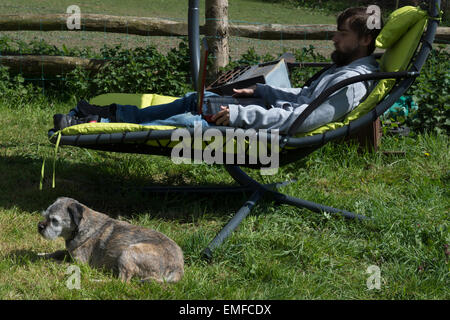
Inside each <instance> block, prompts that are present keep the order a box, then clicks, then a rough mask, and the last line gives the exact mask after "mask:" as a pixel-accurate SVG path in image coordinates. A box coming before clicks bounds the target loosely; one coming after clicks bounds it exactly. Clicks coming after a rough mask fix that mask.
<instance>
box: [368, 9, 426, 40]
mask: <svg viewBox="0 0 450 320" xmlns="http://www.w3.org/2000/svg"><path fill="white" fill-rule="evenodd" d="M426 16H427V12H426V11H424V10H422V9H420V8H418V7H417V8H416V7H412V6H405V7H402V8H400V9H397V10H395V11H394V12H392V13H391V15H390V16H389V19H388V21H387V23H386V25H385V26H384V27H383V30H381V32H380V34H379V35H378V37H377V39H376V46H377V47H378V48H382V49H387V48H390V47H391V46H392V45H394V44H395V43H397V41H398V40H399V39H400V37H402V36H403V35H404V34H405V32H406V31H407V30H408V29H410V28H411V27H412V26H414V25H415V24H416V23H417V22H418V21H419V20H422V19H424V18H425V17H426Z"/></svg>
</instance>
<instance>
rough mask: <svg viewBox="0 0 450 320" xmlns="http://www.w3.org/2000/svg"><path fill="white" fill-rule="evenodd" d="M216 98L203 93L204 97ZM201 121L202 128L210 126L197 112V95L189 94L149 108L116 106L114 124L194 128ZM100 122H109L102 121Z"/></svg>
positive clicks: (211, 94) (212, 94) (210, 94)
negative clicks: (125, 123)
mask: <svg viewBox="0 0 450 320" xmlns="http://www.w3.org/2000/svg"><path fill="white" fill-rule="evenodd" d="M210 96H217V94H215V93H212V92H208V91H206V92H205V97H210ZM196 121H201V122H202V126H203V127H209V126H210V124H209V123H208V122H207V121H206V120H205V119H203V118H202V116H201V115H200V114H198V112H197V94H196V92H189V93H187V94H185V95H184V96H183V97H182V98H180V99H177V100H175V101H173V102H171V103H167V104H160V105H156V106H149V107H147V108H143V109H139V108H138V107H136V106H131V105H120V104H118V105H117V111H116V122H127V123H137V124H141V125H145V126H153V125H159V126H181V127H194V122H196ZM102 122H109V121H108V119H103V118H102Z"/></svg>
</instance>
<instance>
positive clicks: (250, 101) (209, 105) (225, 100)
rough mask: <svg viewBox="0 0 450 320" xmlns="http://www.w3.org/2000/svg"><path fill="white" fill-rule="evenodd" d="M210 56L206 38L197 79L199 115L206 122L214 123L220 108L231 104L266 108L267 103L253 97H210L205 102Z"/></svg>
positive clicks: (201, 48)
mask: <svg viewBox="0 0 450 320" xmlns="http://www.w3.org/2000/svg"><path fill="white" fill-rule="evenodd" d="M208 54H209V48H208V43H207V42H206V38H203V40H202V43H201V46H200V67H199V74H198V79H197V81H198V82H197V98H198V99H197V112H198V114H201V115H202V116H203V118H204V119H205V120H206V121H208V122H213V121H211V117H212V116H213V115H214V114H216V113H218V112H219V111H220V110H221V108H220V106H227V105H229V104H238V105H242V106H247V105H259V106H262V107H265V102H264V100H263V99H259V98H252V97H232V96H216V97H208V98H207V99H205V101H203V100H204V97H205V85H206V72H207V66H208ZM204 102H205V104H206V110H203V103H204Z"/></svg>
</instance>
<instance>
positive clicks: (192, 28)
mask: <svg viewBox="0 0 450 320" xmlns="http://www.w3.org/2000/svg"><path fill="white" fill-rule="evenodd" d="M198 3H199V1H198V0H189V13H188V35H189V54H190V58H191V76H192V84H193V86H194V90H197V81H198V71H199V68H200V26H199V5H198Z"/></svg>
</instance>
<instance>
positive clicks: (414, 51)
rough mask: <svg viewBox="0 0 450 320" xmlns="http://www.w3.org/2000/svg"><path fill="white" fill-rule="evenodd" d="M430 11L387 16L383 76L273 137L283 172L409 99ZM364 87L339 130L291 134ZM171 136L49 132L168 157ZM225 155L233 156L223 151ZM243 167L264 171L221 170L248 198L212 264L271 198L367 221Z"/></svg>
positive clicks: (208, 252) (148, 131)
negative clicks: (291, 192)
mask: <svg viewBox="0 0 450 320" xmlns="http://www.w3.org/2000/svg"><path fill="white" fill-rule="evenodd" d="M427 5H428V8H423V9H421V8H419V7H417V8H416V7H403V8H400V9H398V10H396V11H395V12H393V13H392V14H391V16H390V18H389V20H388V21H387V23H386V25H385V27H384V28H383V30H382V31H381V33H380V35H379V37H378V38H377V43H376V44H377V47H380V48H384V49H386V50H385V52H384V53H383V54H382V56H381V59H380V66H381V70H382V71H381V72H378V73H372V74H368V75H361V76H356V77H352V78H349V79H347V80H344V81H342V82H341V83H338V84H336V85H334V86H333V87H330V88H328V89H327V90H325V91H324V92H323V93H322V94H320V96H319V97H318V98H317V99H316V100H315V101H313V102H312V103H311V104H310V105H309V106H308V108H307V109H305V111H304V112H303V113H302V114H301V115H300V116H299V117H298V118H297V119H296V121H295V122H294V123H293V125H292V126H291V128H290V129H289V132H288V134H286V135H279V136H278V137H277V139H278V140H277V142H278V143H279V164H280V165H284V164H288V163H291V162H294V161H297V160H299V159H301V158H303V157H306V156H307V155H309V154H310V153H311V152H313V151H315V150H317V149H318V148H321V147H322V146H323V145H325V144H326V143H328V142H329V141H333V140H336V139H342V138H344V137H346V136H349V135H350V134H352V133H355V132H357V131H358V130H360V129H361V128H363V127H365V126H367V125H369V124H370V123H372V122H373V121H375V120H376V119H377V118H378V117H379V116H380V115H382V114H383V113H384V112H385V111H386V110H387V109H388V108H389V107H391V106H392V105H393V104H394V103H395V102H396V101H397V100H398V99H399V98H400V97H401V96H402V95H403V94H404V93H405V92H406V90H407V89H408V88H409V87H410V86H411V84H412V83H413V82H414V80H415V78H416V77H417V76H418V75H419V73H420V70H421V68H422V66H423V65H424V63H425V61H426V59H427V57H428V55H429V53H430V50H431V49H432V43H433V41H434V36H435V33H436V29H437V25H438V21H439V16H440V10H439V8H440V0H429V1H428V4H427ZM313 78H314V77H313ZM369 79H372V80H377V81H378V84H377V85H376V87H375V88H374V89H373V91H372V92H371V93H370V95H369V96H368V97H367V98H366V99H365V100H364V101H363V102H362V103H361V104H360V105H359V106H357V107H356V108H355V109H354V110H353V111H352V112H350V113H349V114H348V115H347V116H346V117H345V119H343V120H342V121H341V122H335V123H330V124H327V125H325V126H323V127H320V128H318V129H316V130H314V131H313V132H308V133H306V134H296V133H295V132H296V131H297V128H298V127H299V126H300V125H301V124H302V122H303V121H304V120H305V119H306V117H308V115H309V114H311V112H312V111H313V110H315V109H316V108H317V107H319V106H320V105H321V103H323V102H324V101H325V100H326V99H327V97H329V96H330V95H331V94H332V93H334V92H336V91H337V90H339V89H341V88H343V87H345V86H347V85H350V84H352V83H356V82H359V81H365V80H369ZM173 99H175V98H173V97H164V96H160V95H149V94H105V95H100V96H97V97H95V98H93V99H92V100H91V101H90V103H92V104H97V105H108V104H110V103H119V104H134V105H137V106H140V107H147V106H151V105H157V104H161V103H167V102H170V101H172V100H173ZM214 128H215V129H217V130H219V131H220V132H222V133H223V136H224V137H225V131H226V130H227V129H228V130H230V127H219V126H217V127H214ZM176 129H177V128H175V127H167V126H164V127H162V126H152V127H145V126H141V125H137V124H120V123H110V124H105V123H86V124H80V125H76V126H72V127H67V128H65V129H63V130H61V131H58V132H55V130H54V129H52V130H50V131H49V132H48V136H49V138H50V141H51V142H52V143H54V144H56V145H57V146H58V145H71V146H78V147H82V148H89V149H95V150H104V151H114V152H127V153H142V154H155V155H165V156H169V157H170V156H171V151H172V148H173V147H174V145H176V144H177V143H178V142H174V141H171V136H172V133H173V132H174V130H176ZM186 129H187V130H189V132H190V134H191V136H193V135H194V128H186ZM204 130H205V129H204ZM265 138H266V139H267V140H266V141H267V145H270V143H271V141H274V140H271V139H272V137H271V134H270V133H269V134H267V135H265ZM191 147H192V148H194V147H193V146H191ZM204 147H206V144H204V145H203V148H204ZM192 150H193V149H192ZM233 150H234V148H233ZM223 152H233V151H232V150H229V149H228V150H226V149H225V148H224V150H223ZM247 153H248V150H247ZM193 154H194V152H191V155H193ZM234 163H236V162H234ZM240 166H243V167H250V168H261V167H263V164H261V163H256V164H255V163H250V161H249V158H246V162H245V163H244V164H242V165H234V164H233V165H231V164H225V169H226V170H227V171H228V173H229V174H230V175H231V177H233V179H234V180H236V181H237V182H238V183H239V185H241V186H242V187H241V188H244V189H247V190H250V191H251V192H252V195H251V196H250V198H249V199H248V201H247V202H246V203H245V204H244V206H243V207H242V208H241V209H240V210H239V211H238V212H237V213H236V214H235V216H234V217H233V218H232V219H231V220H230V221H229V222H228V224H227V225H226V226H225V227H224V228H223V229H222V230H221V231H220V232H219V233H218V235H217V236H216V237H215V238H214V239H213V240H212V241H211V242H210V244H209V245H208V246H207V247H206V248H205V249H204V251H203V254H204V255H205V256H206V257H208V258H211V257H212V251H213V250H214V249H215V248H217V247H218V246H220V244H221V243H222V242H223V241H224V240H225V238H226V237H227V236H228V235H229V234H230V233H231V232H232V231H233V230H234V229H235V228H236V227H237V226H238V225H239V223H240V222H241V221H242V220H243V219H244V218H245V217H246V216H247V215H248V213H249V212H250V210H251V209H252V208H253V207H254V205H255V204H256V203H257V202H258V200H260V199H261V198H262V197H270V198H271V199H272V200H274V201H276V202H277V203H283V204H289V205H293V206H296V207H299V208H307V209H309V210H311V211H314V212H328V213H332V214H339V215H343V216H344V217H346V218H350V219H361V220H362V219H366V217H365V216H361V215H357V214H355V213H352V212H349V211H345V210H340V209H335V208H332V207H328V206H325V205H321V204H317V203H314V202H310V201H306V200H303V199H299V198H295V197H292V196H289V195H285V194H282V193H280V192H278V191H277V190H276V189H277V187H279V185H263V184H261V183H259V182H257V181H256V180H254V179H252V178H250V177H249V176H248V175H247V174H246V173H245V172H244V171H243V170H241V168H240ZM159 189H161V188H159ZM208 189H209V187H208ZM165 190H168V191H171V190H172V191H174V190H175V191H176V190H179V187H178V188H175V187H167V188H165ZM183 190H186V189H183ZM203 190H205V189H203ZM159 191H161V190H159ZM216 191H217V190H216Z"/></svg>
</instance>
